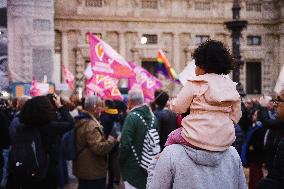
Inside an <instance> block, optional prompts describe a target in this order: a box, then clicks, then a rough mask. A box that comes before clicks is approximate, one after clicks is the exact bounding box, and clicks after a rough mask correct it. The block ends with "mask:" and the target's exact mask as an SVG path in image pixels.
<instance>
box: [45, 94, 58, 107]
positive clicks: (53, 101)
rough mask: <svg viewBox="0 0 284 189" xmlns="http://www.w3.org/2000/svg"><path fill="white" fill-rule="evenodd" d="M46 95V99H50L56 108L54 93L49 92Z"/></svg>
mask: <svg viewBox="0 0 284 189" xmlns="http://www.w3.org/2000/svg"><path fill="white" fill-rule="evenodd" d="M46 96H47V97H48V99H49V100H50V102H51V104H52V105H53V106H54V108H55V109H57V107H56V104H55V99H56V97H55V95H54V94H51V93H49V94H47V95H46Z"/></svg>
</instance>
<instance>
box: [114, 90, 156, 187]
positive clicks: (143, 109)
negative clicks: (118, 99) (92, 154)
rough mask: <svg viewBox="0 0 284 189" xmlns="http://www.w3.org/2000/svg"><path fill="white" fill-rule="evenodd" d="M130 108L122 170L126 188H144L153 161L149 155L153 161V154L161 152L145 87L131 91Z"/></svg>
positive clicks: (121, 152) (129, 96)
mask: <svg viewBox="0 0 284 189" xmlns="http://www.w3.org/2000/svg"><path fill="white" fill-rule="evenodd" d="M128 109H129V111H130V112H129V113H128V115H127V117H126V119H125V122H124V125H123V129H122V136H121V143H120V149H119V155H120V159H119V161H120V168H121V174H122V178H123V181H124V184H125V189H135V188H138V189H144V188H145V187H146V179H147V171H146V169H147V166H148V165H149V164H148V163H149V162H146V159H145V157H148V158H149V159H150V160H149V161H151V159H152V158H153V156H152V154H153V155H156V154H158V153H159V152H160V145H159V134H158V133H157V130H158V129H159V126H158V121H157V118H156V117H155V115H154V114H153V113H152V111H151V108H150V107H149V106H148V105H146V104H144V95H143V92H142V91H140V90H130V91H129V92H128ZM148 139H151V140H152V141H153V143H152V142H151V141H149V140H148ZM150 142H151V143H150ZM147 147H149V150H151V151H147V150H146V149H145V148H147ZM150 152H151V153H150Z"/></svg>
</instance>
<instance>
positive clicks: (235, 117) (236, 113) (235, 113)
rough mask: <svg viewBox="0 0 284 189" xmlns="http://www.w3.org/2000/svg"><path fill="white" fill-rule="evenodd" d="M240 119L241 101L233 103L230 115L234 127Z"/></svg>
mask: <svg viewBox="0 0 284 189" xmlns="http://www.w3.org/2000/svg"><path fill="white" fill-rule="evenodd" d="M241 117H242V111H241V100H238V101H236V102H234V104H233V105H232V112H231V113H230V118H231V120H232V121H233V122H234V124H235V125H236V124H237V123H238V122H239V120H240V119H241Z"/></svg>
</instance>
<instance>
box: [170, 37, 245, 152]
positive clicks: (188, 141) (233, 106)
mask: <svg viewBox="0 0 284 189" xmlns="http://www.w3.org/2000/svg"><path fill="white" fill-rule="evenodd" d="M192 57H193V58H194V59H195V64H196V69H195V74H196V77H193V78H191V79H189V80H188V82H187V83H186V84H185V86H184V87H183V88H182V90H181V91H180V92H179V94H178V95H177V97H176V98H175V99H173V100H172V101H170V109H171V110H172V111H174V112H176V113H184V112H186V111H187V110H188V109H190V114H189V115H187V116H186V117H185V118H183V120H182V127H181V128H179V129H177V130H175V131H173V132H172V133H171V134H170V135H169V138H168V140H167V143H166V145H171V144H175V143H178V144H184V145H188V146H190V147H193V148H197V149H203V150H209V151H224V150H226V149H228V148H229V147H230V146H231V145H232V143H233V142H234V141H235V138H236V137H235V128H234V126H235V125H236V124H237V123H238V122H239V120H240V118H241V102H240V95H239V93H238V91H237V90H236V84H235V83H234V82H233V81H232V80H231V79H230V78H228V77H225V76H224V74H225V75H226V74H228V73H229V72H230V70H231V69H232V62H233V60H232V57H231V55H230V52H229V51H228V49H226V48H225V47H224V44H223V43H222V42H220V41H215V40H208V41H206V42H204V43H202V44H201V45H200V46H199V47H198V48H197V49H196V50H195V51H194V53H193V55H192Z"/></svg>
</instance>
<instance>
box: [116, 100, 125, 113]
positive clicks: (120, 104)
mask: <svg viewBox="0 0 284 189" xmlns="http://www.w3.org/2000/svg"><path fill="white" fill-rule="evenodd" d="M113 102H114V105H115V108H117V109H118V110H119V111H121V112H126V111H127V106H126V104H125V103H124V102H123V101H120V100H114V101H113Z"/></svg>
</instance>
